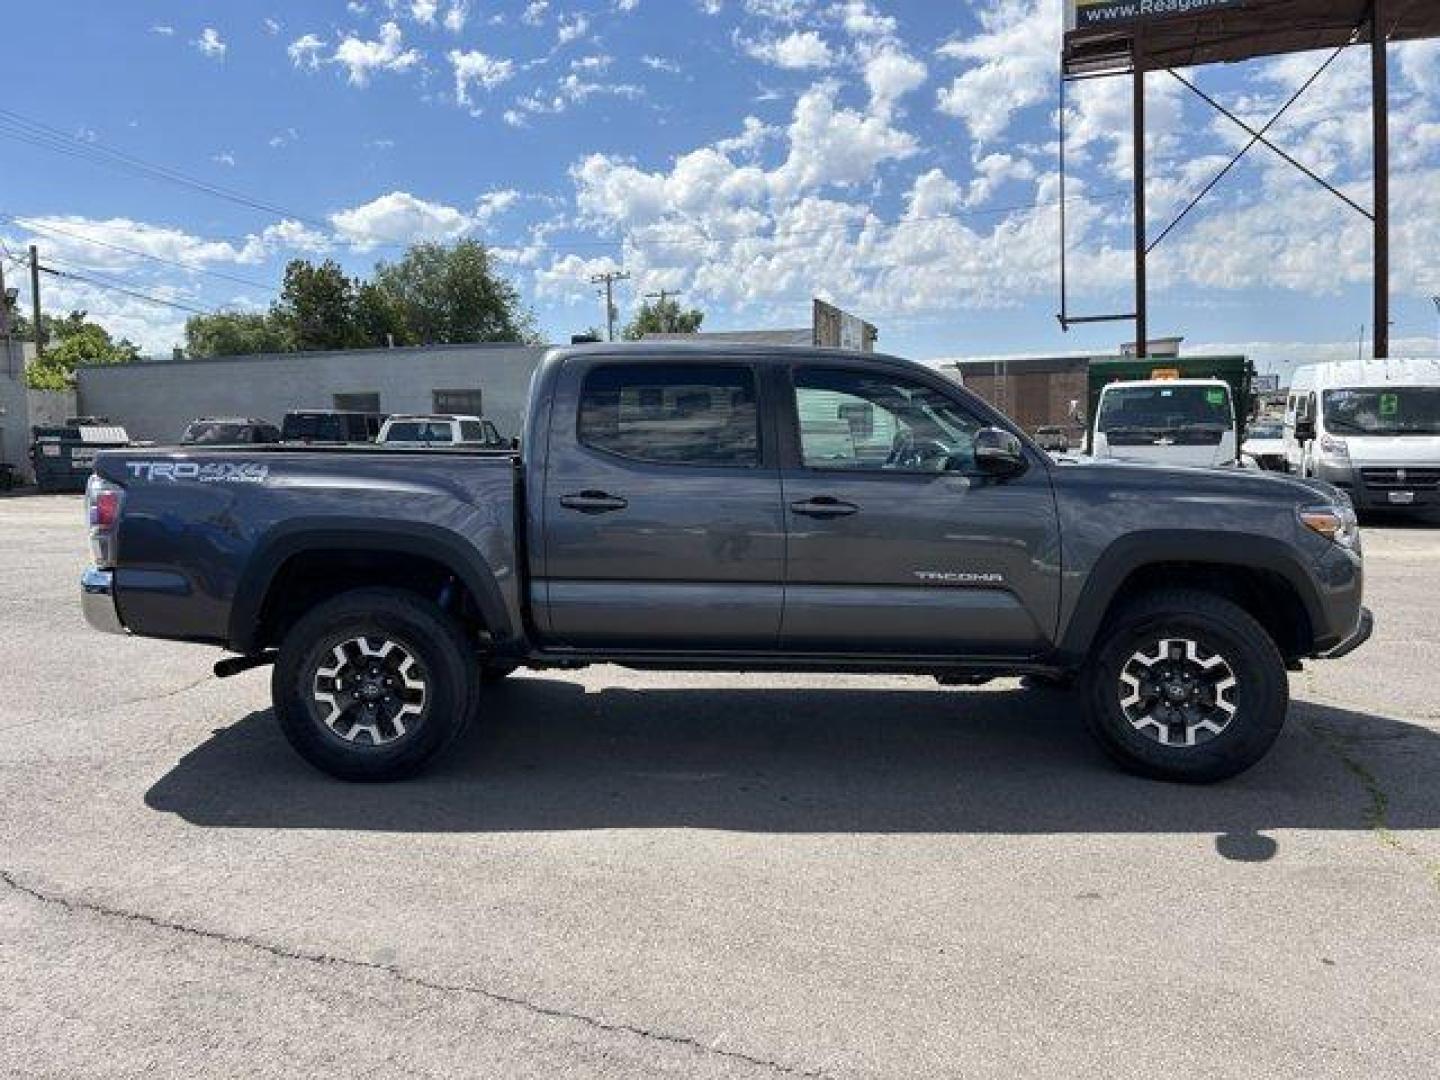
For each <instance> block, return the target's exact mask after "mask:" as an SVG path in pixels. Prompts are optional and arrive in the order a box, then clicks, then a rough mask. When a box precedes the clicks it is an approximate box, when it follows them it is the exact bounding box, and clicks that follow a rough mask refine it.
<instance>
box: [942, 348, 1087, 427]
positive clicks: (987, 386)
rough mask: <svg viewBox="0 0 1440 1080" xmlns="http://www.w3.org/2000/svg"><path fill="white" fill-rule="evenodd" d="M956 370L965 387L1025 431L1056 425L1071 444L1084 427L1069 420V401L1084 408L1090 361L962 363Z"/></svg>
mask: <svg viewBox="0 0 1440 1080" xmlns="http://www.w3.org/2000/svg"><path fill="white" fill-rule="evenodd" d="M997 367H998V368H999V370H998V371H997ZM952 370H954V369H952ZM959 372H960V376H961V381H962V382H963V383H964V384H965V387H966V389H968V390H970V391H971V392H972V393H975V394H977V395H979V396H980V397H982V398H984V399H985V400H986V401H988V402H989V403H990V404H991V405H994V406H995V407H996V408H997V409H999V410H1000V411H1001V412H1003V413H1004V414H1005V415H1006V416H1008V417H1010V419H1012V420H1014V421H1015V423H1016V424H1017V425H1019V426H1020V427H1021V428H1023V429H1024V430H1026V431H1028V432H1031V433H1032V434H1033V433H1034V432H1035V431H1036V429H1038V428H1041V427H1058V428H1061V429H1063V430H1064V431H1066V432H1067V433H1068V434H1069V435H1070V439H1071V442H1072V443H1075V442H1076V441H1077V440H1079V439H1080V438H1082V437H1083V436H1084V430H1083V428H1082V427H1081V426H1080V425H1078V424H1076V423H1074V422H1073V421H1072V420H1071V419H1070V403H1071V402H1072V401H1074V402H1079V403H1080V410H1081V412H1082V413H1083V412H1084V409H1085V394H1086V380H1087V377H1088V373H1089V363H1088V361H1087V360H1085V359H1084V358H1080V359H1075V360H1063V361H1053V362H1040V363H1027V362H1025V361H1018V362H1013V363H1009V364H1005V365H995V364H991V363H985V364H975V365H961V366H960V368H959Z"/></svg>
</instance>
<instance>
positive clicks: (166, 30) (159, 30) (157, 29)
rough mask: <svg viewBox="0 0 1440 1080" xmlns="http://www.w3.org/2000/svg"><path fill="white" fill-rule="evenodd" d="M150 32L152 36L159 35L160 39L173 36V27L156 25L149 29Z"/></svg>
mask: <svg viewBox="0 0 1440 1080" xmlns="http://www.w3.org/2000/svg"><path fill="white" fill-rule="evenodd" d="M150 32H151V33H152V34H159V35H160V36H161V37H174V36H175V28H174V27H173V26H166V25H165V24H163V23H156V24H155V25H154V26H152V27H150Z"/></svg>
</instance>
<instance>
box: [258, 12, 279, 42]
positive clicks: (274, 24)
mask: <svg viewBox="0 0 1440 1080" xmlns="http://www.w3.org/2000/svg"><path fill="white" fill-rule="evenodd" d="M260 25H261V26H262V27H263V28H264V30H265V32H266V33H267V34H269V35H270V36H271V37H274V36H275V35H276V34H278V33H280V31H281V29H282V27H281V26H280V23H279V22H278V21H277V20H275V19H271V18H268V17H267V18H265V19H262V20H261V22H260Z"/></svg>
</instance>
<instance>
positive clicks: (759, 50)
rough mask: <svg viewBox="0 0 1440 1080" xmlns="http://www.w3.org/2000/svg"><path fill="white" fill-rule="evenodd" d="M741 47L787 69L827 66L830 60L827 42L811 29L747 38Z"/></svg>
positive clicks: (761, 58)
mask: <svg viewBox="0 0 1440 1080" xmlns="http://www.w3.org/2000/svg"><path fill="white" fill-rule="evenodd" d="M745 50H746V52H748V53H749V54H750V55H751V56H753V57H754V58H755V59H757V60H760V61H763V62H764V63H767V64H773V65H775V66H776V67H779V68H784V69H786V70H787V71H805V70H813V69H819V68H828V67H829V66H830V65H831V64H832V63H833V62H834V57H833V55H832V54H831V52H830V46H829V45H827V44H826V43H825V39H824V38H822V37H821V36H820V35H819V34H817V33H816V32H815V31H814V30H796V31H793V32H791V33H789V34H787V35H785V36H784V37H781V38H770V39H767V40H764V41H753V42H749V43H747V44H746V46H745Z"/></svg>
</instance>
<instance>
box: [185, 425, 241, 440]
mask: <svg viewBox="0 0 1440 1080" xmlns="http://www.w3.org/2000/svg"><path fill="white" fill-rule="evenodd" d="M244 431H245V425H244V424H220V423H214V422H205V423H196V424H191V425H190V426H189V427H188V428H186V429H185V436H184V438H182V439H181V440H180V441H181V442H184V443H190V444H199V445H215V444H218V443H233V442H239V441H240V436H241V435H242V434H243V433H244Z"/></svg>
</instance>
